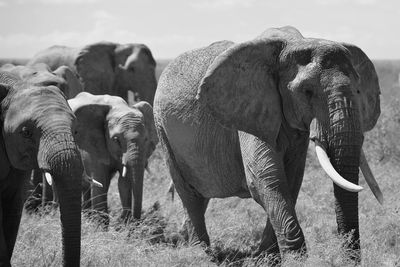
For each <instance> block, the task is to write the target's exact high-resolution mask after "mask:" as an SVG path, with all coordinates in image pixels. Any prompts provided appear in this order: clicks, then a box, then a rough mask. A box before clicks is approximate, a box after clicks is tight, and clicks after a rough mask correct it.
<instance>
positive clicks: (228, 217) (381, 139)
mask: <svg viewBox="0 0 400 267" xmlns="http://www.w3.org/2000/svg"><path fill="white" fill-rule="evenodd" d="M375 65H376V68H377V71H378V74H379V77H380V83H381V88H382V96H383V97H382V115H381V117H380V119H379V121H378V124H377V126H376V127H375V128H374V130H373V131H371V132H369V133H367V135H366V137H365V143H364V149H365V151H366V155H367V157H368V159H369V161H370V163H371V167H372V170H373V172H374V174H375V176H376V178H377V180H378V182H379V184H380V186H381V189H382V192H383V194H384V198H385V204H384V205H383V206H381V205H379V204H378V202H377V201H376V199H375V198H374V197H373V195H372V193H371V192H370V190H369V189H368V186H367V185H366V183H365V181H364V179H363V178H362V177H360V183H361V185H362V186H363V187H364V188H365V190H364V191H362V192H361V193H360V194H359V213H360V214H359V217H360V234H361V242H362V243H361V246H362V266H400V201H399V199H400V194H399V189H400V183H399V180H398V175H399V173H400V165H399V159H400V149H399V148H400V146H399V141H398V140H400V136H399V135H400V131H398V129H399V127H400V105H399V101H400V95H399V94H400V88H399V81H398V74H399V72H400V62H399V61H376V62H375ZM164 66H165V64H164ZM150 171H151V173H147V172H146V173H145V185H144V207H143V219H142V220H141V221H138V222H135V223H133V224H132V225H130V226H129V227H123V228H121V227H119V225H118V224H117V222H116V219H117V217H118V215H119V213H120V204H119V196H118V193H117V186H116V185H117V178H114V179H113V181H112V184H111V190H110V192H109V202H110V203H109V207H110V215H111V226H110V229H109V230H108V231H103V230H102V229H101V228H100V227H98V225H96V224H95V223H93V222H92V221H90V220H89V219H88V218H86V217H85V216H84V218H83V222H82V256H81V265H82V266H214V265H222V266H257V265H261V264H263V263H265V262H266V260H267V259H265V258H262V257H260V258H252V257H250V256H249V255H250V253H251V251H253V250H254V249H255V248H256V247H257V245H258V242H259V240H260V238H261V235H262V231H263V228H264V224H265V214H264V212H263V210H262V209H261V208H260V207H259V206H258V205H257V204H256V203H255V202H254V201H253V200H251V199H244V200H243V199H239V198H227V199H212V200H211V201H210V205H209V208H208V210H207V213H206V223H207V227H208V231H209V235H210V238H211V243H212V245H211V247H212V249H211V251H212V253H205V252H204V251H203V249H202V248H201V247H199V246H190V245H188V244H186V243H185V242H184V241H183V240H182V238H181V237H180V235H179V230H180V226H181V223H182V215H183V211H182V206H181V204H180V200H179V198H176V199H175V201H171V199H170V197H169V196H168V195H167V194H166V192H167V190H168V185H169V182H170V178H169V175H168V173H167V170H166V166H165V163H164V161H163V154H162V153H161V151H160V149H157V150H156V151H155V153H154V154H153V156H152V159H151V163H150ZM296 210H297V215H298V219H299V221H300V224H301V226H302V229H303V231H304V234H305V237H306V242H307V249H308V257H306V258H299V257H298V256H297V255H287V256H286V257H285V259H284V262H283V266H352V263H351V262H348V261H347V258H346V257H345V256H344V255H345V253H346V251H344V249H342V248H341V244H342V243H343V241H344V240H343V239H342V238H339V237H338V236H337V235H336V221H335V213H334V207H333V186H332V183H331V182H330V181H328V178H327V177H326V175H325V174H324V173H323V171H322V170H321V168H320V167H319V166H318V164H317V163H316V159H315V156H314V153H313V149H312V147H310V149H309V155H308V158H307V167H306V174H305V177H304V182H303V185H302V188H301V191H300V195H299V199H298V204H297V207H296ZM60 236H61V234H60V226H59V219H58V212H53V213H50V214H46V215H43V216H42V215H28V214H24V215H23V218H22V222H21V227H20V231H19V235H18V239H17V243H16V247H15V251H14V256H13V259H12V263H13V265H14V266H60V265H61V254H60V253H61V238H60Z"/></svg>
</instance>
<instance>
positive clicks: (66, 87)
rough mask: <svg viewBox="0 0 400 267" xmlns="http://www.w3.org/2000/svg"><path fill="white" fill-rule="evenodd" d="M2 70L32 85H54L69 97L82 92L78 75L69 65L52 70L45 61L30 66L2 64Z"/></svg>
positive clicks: (0, 69)
mask: <svg viewBox="0 0 400 267" xmlns="http://www.w3.org/2000/svg"><path fill="white" fill-rule="evenodd" d="M0 71H8V72H11V73H13V74H15V75H17V76H18V77H20V78H21V79H22V80H24V81H26V82H29V83H31V84H32V85H37V86H49V85H54V86H56V87H58V88H59V89H60V90H61V91H62V92H63V93H64V95H65V97H66V98H67V99H70V98H73V97H75V96H76V95H77V94H79V93H80V92H82V86H81V84H80V82H79V80H78V77H76V75H75V74H74V73H73V71H72V69H71V68H69V67H67V66H60V67H58V68H56V69H55V70H54V71H51V70H50V68H49V66H47V65H46V64H44V63H37V64H33V65H30V66H22V65H17V66H15V65H12V64H6V65H3V66H1V68H0Z"/></svg>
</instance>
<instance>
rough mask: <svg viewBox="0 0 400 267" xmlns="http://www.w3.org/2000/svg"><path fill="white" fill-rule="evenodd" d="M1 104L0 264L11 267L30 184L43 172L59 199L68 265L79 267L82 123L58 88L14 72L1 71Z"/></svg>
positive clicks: (65, 261)
mask: <svg viewBox="0 0 400 267" xmlns="http://www.w3.org/2000/svg"><path fill="white" fill-rule="evenodd" d="M0 100H1V104H0V105H1V130H2V134H1V139H0V146H1V149H0V265H1V266H10V259H11V255H12V252H13V249H14V244H15V240H16V237H17V232H18V228H19V223H20V219H21V213H22V207H23V200H24V197H25V192H24V191H25V190H24V189H25V183H26V182H27V180H29V176H30V173H31V171H32V169H34V168H39V169H41V170H42V171H44V172H46V173H47V176H48V177H52V178H51V179H52V180H54V183H55V187H56V189H57V192H58V195H59V202H60V219H61V224H62V239H63V260H64V265H66V266H79V262H80V237H81V179H82V172H83V165H82V159H81V156H80V153H79V150H78V148H77V146H76V143H75V138H74V131H75V129H74V128H75V123H76V118H75V116H74V114H73V112H72V111H71V109H70V107H69V106H68V103H67V100H66V99H65V98H64V96H63V94H62V93H61V91H60V90H59V89H58V88H57V87H55V86H34V85H32V84H30V83H26V82H24V81H23V80H21V79H20V78H19V77H18V76H16V75H14V74H12V73H10V72H0Z"/></svg>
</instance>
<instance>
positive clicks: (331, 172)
mask: <svg viewBox="0 0 400 267" xmlns="http://www.w3.org/2000/svg"><path fill="white" fill-rule="evenodd" d="M315 152H316V153H317V157H318V160H319V163H320V164H321V167H322V168H323V169H324V171H325V172H326V174H328V176H329V177H330V178H331V180H332V181H333V182H334V183H335V184H336V185H337V186H339V187H341V188H343V189H345V190H347V191H350V192H360V191H361V190H363V188H362V187H361V186H359V185H356V184H353V183H351V182H349V181H347V180H346V179H344V178H343V177H342V176H341V175H340V174H339V173H338V172H337V171H336V170H335V168H334V167H333V166H332V163H331V162H330V160H329V158H328V155H327V154H326V152H325V149H324V148H323V147H321V146H320V145H319V144H317V143H315Z"/></svg>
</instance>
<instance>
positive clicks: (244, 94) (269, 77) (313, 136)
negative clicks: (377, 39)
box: [154, 26, 383, 261]
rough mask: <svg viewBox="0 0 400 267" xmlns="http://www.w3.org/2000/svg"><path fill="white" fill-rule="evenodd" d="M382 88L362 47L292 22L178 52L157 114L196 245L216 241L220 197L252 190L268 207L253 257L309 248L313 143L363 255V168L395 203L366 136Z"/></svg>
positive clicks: (162, 85)
mask: <svg viewBox="0 0 400 267" xmlns="http://www.w3.org/2000/svg"><path fill="white" fill-rule="evenodd" d="M379 95H380V88H379V83H378V78H377V74H376V71H375V69H374V66H373V64H372V62H371V61H370V59H369V58H368V57H367V56H366V55H365V53H364V52H363V51H362V50H361V49H360V48H358V47H356V46H354V45H352V44H341V43H338V42H333V41H329V40H323V39H314V38H305V37H303V36H302V35H301V33H300V32H299V31H298V30H297V29H296V28H294V27H291V26H285V27H282V28H272V29H267V30H266V31H265V32H263V33H262V34H261V35H260V36H258V37H256V38H255V39H253V40H250V41H247V42H243V43H233V42H230V41H220V42H215V43H212V44H211V45H209V46H207V47H203V48H199V49H195V50H192V51H189V52H186V53H183V54H181V55H180V56H178V57H177V58H176V59H174V60H173V61H172V62H171V63H170V64H169V65H168V66H167V67H166V69H165V70H164V71H163V73H162V74H161V77H160V79H159V83H158V87H157V90H156V94H155V98H154V120H155V123H156V129H157V133H158V135H159V139H160V143H161V146H162V148H163V150H164V151H165V153H166V155H167V156H166V157H167V166H168V168H169V172H170V175H171V178H172V181H173V183H174V186H175V189H176V191H177V192H178V195H179V196H180V198H181V200H182V203H183V207H184V210H185V214H186V216H185V223H184V230H185V231H183V233H185V235H186V237H187V238H188V239H189V242H194V243H202V244H205V245H206V246H209V245H210V238H209V235H208V233H207V229H206V225H205V217H204V214H205V211H206V209H207V205H208V202H209V200H210V198H226V197H231V196H237V197H240V198H250V197H251V198H253V199H254V200H255V201H256V202H257V203H258V204H259V205H260V206H261V207H262V208H263V209H264V210H265V212H266V215H267V216H266V226H265V229H264V232H263V235H262V239H261V243H260V245H259V247H258V249H257V250H256V251H254V252H253V255H260V253H266V254H267V255H274V256H276V257H277V258H278V259H280V258H281V256H283V255H285V253H287V252H289V251H294V252H299V253H301V254H306V253H307V250H306V245H305V238H304V234H303V231H302V229H301V227H300V224H299V221H298V219H297V215H296V212H295V204H296V201H297V197H298V194H299V190H300V187H301V184H302V180H303V175H304V169H305V160H306V155H307V149H308V146H309V140H311V141H312V142H314V143H315V145H316V152H317V155H318V159H319V160H320V162H321V165H322V167H323V168H324V170H326V171H327V173H328V175H329V177H330V178H331V179H332V180H333V182H334V196H335V211H336V219H337V225H338V233H339V234H350V235H351V238H350V239H351V240H350V241H349V243H348V247H349V248H350V249H351V250H352V251H353V252H354V255H355V256H354V257H351V258H352V259H354V260H356V261H359V260H360V259H361V254H360V242H359V222H358V194H357V192H359V191H360V190H362V187H361V186H359V185H358V171H359V167H360V168H362V171H363V173H364V176H365V178H366V180H367V182H368V183H369V184H371V186H370V187H371V189H372V190H373V191H374V194H375V195H376V196H377V198H378V200H379V201H383V196H382V193H381V191H380V189H379V186H378V185H377V183H376V180H375V178H374V177H373V175H372V174H371V173H370V172H369V174H370V175H367V174H368V170H370V169H369V166H368V163H367V162H366V159H365V155H364V153H363V150H362V143H363V133H364V132H365V131H368V130H370V129H372V128H373V127H374V125H375V124H376V121H377V119H378V117H379V115H380V102H379V101H380V99H379ZM328 157H329V158H328ZM367 169H368V170H367Z"/></svg>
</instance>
